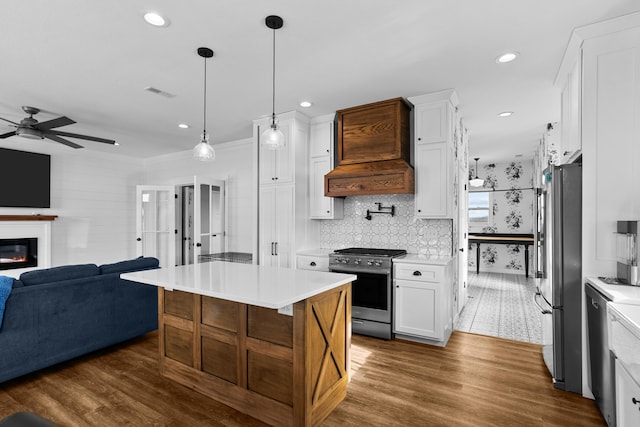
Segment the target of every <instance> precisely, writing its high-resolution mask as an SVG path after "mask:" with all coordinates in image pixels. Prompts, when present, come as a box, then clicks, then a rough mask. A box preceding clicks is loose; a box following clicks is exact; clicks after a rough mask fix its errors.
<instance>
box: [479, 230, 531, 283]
mask: <svg viewBox="0 0 640 427" xmlns="http://www.w3.org/2000/svg"><path fill="white" fill-rule="evenodd" d="M469 243H475V244H476V274H479V273H480V244H481V243H488V244H496V245H523V246H524V272H525V277H529V245H533V234H500V233H473V234H469Z"/></svg>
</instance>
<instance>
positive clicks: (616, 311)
mask: <svg viewBox="0 0 640 427" xmlns="http://www.w3.org/2000/svg"><path fill="white" fill-rule="evenodd" d="M607 310H610V311H611V313H612V314H613V315H614V316H615V317H616V318H617V319H618V320H619V321H620V322H621V323H622V324H624V325H625V326H626V328H627V329H628V330H629V331H630V332H631V333H633V334H634V335H635V336H636V338H637V339H639V340H640V305H636V304H622V303H617V302H608V303H607Z"/></svg>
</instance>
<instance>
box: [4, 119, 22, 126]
mask: <svg viewBox="0 0 640 427" xmlns="http://www.w3.org/2000/svg"><path fill="white" fill-rule="evenodd" d="M0 120H4V121H5V122H9V123H12V124H14V125H16V126H20V125H19V124H18V123H16V122H12V121H11V120H7V119H3V118H2V117H0Z"/></svg>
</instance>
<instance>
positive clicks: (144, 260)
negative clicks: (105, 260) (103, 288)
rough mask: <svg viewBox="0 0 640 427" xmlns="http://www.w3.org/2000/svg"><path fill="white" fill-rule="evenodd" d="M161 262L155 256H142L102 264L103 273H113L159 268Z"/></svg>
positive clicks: (101, 271)
mask: <svg viewBox="0 0 640 427" xmlns="http://www.w3.org/2000/svg"><path fill="white" fill-rule="evenodd" d="M159 264H160V262H159V261H158V259H157V258H153V257H140V258H136V259H130V260H127V261H120V262H115V263H113V264H102V265H101V266H100V273H101V274H112V273H129V272H131V271H139V270H149V269H152V268H157V267H158V265H159Z"/></svg>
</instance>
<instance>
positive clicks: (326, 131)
mask: <svg viewBox="0 0 640 427" xmlns="http://www.w3.org/2000/svg"><path fill="white" fill-rule="evenodd" d="M310 133H311V134H310V140H309V145H310V150H309V151H310V153H309V155H310V156H311V157H320V156H329V155H330V154H331V151H332V145H333V121H329V122H324V123H315V124H313V125H311V132H310Z"/></svg>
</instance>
